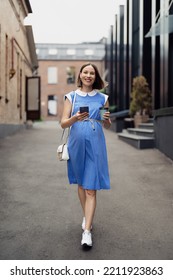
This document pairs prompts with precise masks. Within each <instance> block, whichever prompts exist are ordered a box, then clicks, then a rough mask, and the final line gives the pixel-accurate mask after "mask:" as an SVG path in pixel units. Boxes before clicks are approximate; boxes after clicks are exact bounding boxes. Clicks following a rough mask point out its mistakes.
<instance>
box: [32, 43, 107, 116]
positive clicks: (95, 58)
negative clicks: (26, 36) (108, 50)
mask: <svg viewBox="0 0 173 280" xmlns="http://www.w3.org/2000/svg"><path fill="white" fill-rule="evenodd" d="M36 51H37V56H38V61H39V76H40V78H41V117H42V119H43V120H60V118H61V115H62V109H63V96H64V94H65V93H68V92H70V91H72V90H74V89H76V79H77V75H78V72H79V69H80V67H81V66H82V65H83V64H84V63H87V62H93V63H94V64H95V65H96V66H97V67H98V69H99V72H100V74H101V75H102V76H103V75H104V56H105V43H104V42H102V41H100V42H98V43H81V44H36Z"/></svg>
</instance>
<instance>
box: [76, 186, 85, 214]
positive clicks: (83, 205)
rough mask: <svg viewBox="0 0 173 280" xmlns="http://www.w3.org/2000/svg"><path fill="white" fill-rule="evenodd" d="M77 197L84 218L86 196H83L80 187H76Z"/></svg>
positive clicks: (82, 190) (83, 191)
mask: <svg viewBox="0 0 173 280" xmlns="http://www.w3.org/2000/svg"><path fill="white" fill-rule="evenodd" d="M78 196H79V200H80V203H81V206H82V210H83V214H84V217H85V202H86V194H85V190H84V189H83V188H82V186H80V185H78Z"/></svg>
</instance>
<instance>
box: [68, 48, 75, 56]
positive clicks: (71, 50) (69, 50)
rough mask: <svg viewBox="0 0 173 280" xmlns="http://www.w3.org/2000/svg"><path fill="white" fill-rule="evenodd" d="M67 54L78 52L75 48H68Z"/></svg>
mask: <svg viewBox="0 0 173 280" xmlns="http://www.w3.org/2000/svg"><path fill="white" fill-rule="evenodd" d="M67 54H68V55H74V54H76V50H74V49H68V50H67Z"/></svg>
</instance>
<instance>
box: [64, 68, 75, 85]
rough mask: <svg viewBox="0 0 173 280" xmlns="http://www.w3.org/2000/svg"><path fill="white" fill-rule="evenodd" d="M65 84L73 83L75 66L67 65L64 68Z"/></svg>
mask: <svg viewBox="0 0 173 280" xmlns="http://www.w3.org/2000/svg"><path fill="white" fill-rule="evenodd" d="M66 75H67V84H74V83H75V67H74V66H69V67H67V68H66Z"/></svg>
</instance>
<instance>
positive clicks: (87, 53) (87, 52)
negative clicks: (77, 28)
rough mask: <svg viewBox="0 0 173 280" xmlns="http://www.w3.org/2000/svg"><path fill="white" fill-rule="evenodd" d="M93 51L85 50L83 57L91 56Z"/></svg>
mask: <svg viewBox="0 0 173 280" xmlns="http://www.w3.org/2000/svg"><path fill="white" fill-rule="evenodd" d="M93 54H94V51H93V50H91V49H88V50H85V55H93Z"/></svg>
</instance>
